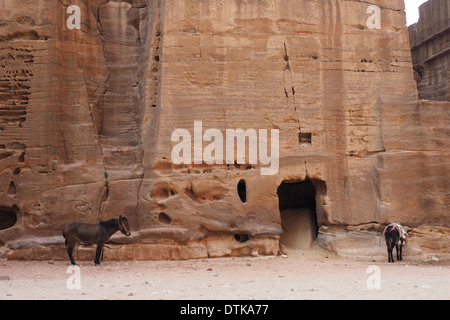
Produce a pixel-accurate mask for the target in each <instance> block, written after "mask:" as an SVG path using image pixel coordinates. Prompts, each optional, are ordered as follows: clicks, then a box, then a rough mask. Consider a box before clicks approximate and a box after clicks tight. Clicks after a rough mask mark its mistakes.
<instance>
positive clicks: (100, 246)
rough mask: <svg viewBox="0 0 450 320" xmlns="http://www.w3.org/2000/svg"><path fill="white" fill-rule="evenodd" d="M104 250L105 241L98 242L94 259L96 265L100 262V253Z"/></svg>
mask: <svg viewBox="0 0 450 320" xmlns="http://www.w3.org/2000/svg"><path fill="white" fill-rule="evenodd" d="M102 250H103V243H99V244H97V250H96V251H95V260H94V263H95V265H96V266H97V265H99V264H100V255H101V254H102Z"/></svg>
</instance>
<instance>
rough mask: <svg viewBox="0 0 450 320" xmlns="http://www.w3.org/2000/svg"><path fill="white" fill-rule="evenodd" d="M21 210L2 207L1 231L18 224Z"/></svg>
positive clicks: (0, 214)
mask: <svg viewBox="0 0 450 320" xmlns="http://www.w3.org/2000/svg"><path fill="white" fill-rule="evenodd" d="M18 211H19V208H17V207H16V206H13V207H12V208H8V207H0V230H5V229H8V228H11V227H12V226H14V225H15V224H16V222H17V212H18Z"/></svg>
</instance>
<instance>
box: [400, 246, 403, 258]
mask: <svg viewBox="0 0 450 320" xmlns="http://www.w3.org/2000/svg"><path fill="white" fill-rule="evenodd" d="M402 248H403V244H401V245H400V261H402V260H403V257H402Z"/></svg>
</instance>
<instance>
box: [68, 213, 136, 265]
mask: <svg viewBox="0 0 450 320" xmlns="http://www.w3.org/2000/svg"><path fill="white" fill-rule="evenodd" d="M119 230H120V232H122V233H123V234H124V235H126V236H127V237H128V236H130V235H131V232H130V227H129V226H128V220H127V218H125V217H122V216H120V217H119V219H112V220H109V221H102V222H100V223H98V224H86V223H72V224H69V225H68V226H66V227H65V228H64V230H63V237H64V238H65V239H66V241H65V243H66V247H67V253H68V254H69V258H70V262H71V263H72V264H73V265H76V263H75V260H73V256H72V252H73V248H74V246H75V244H77V243H82V244H85V245H92V244H94V243H95V244H97V250H96V252H95V260H94V262H95V265H99V264H100V255H101V253H102V250H103V245H104V244H105V243H106V242H107V241H108V240H109V238H110V237H111V236H112V235H113V234H114V233H116V232H117V231H119Z"/></svg>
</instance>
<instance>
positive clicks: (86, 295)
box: [0, 249, 450, 300]
mask: <svg viewBox="0 0 450 320" xmlns="http://www.w3.org/2000/svg"><path fill="white" fill-rule="evenodd" d="M79 266H80V269H79V271H80V273H79V279H80V288H79V289H76V288H74V289H69V288H68V286H67V283H68V282H69V286H70V285H72V286H74V285H75V282H74V281H72V280H73V279H74V278H75V277H76V274H75V272H73V273H67V271H68V270H67V269H68V267H69V263H68V261H67V262H63V261H1V262H0V300H4V299H62V300H65V299H69V300H72V299H77V300H79V299H82V300H83V299H100V300H104V299H108V300H111V299H152V300H158V299H164V300H166V299H167V300H169V299H170V300H200V299H201V300H210V299H212V300H216V299H224V300H236V299H239V300H240V299H244V300H250V299H256V300H265V299H269V300H279V299H283V300H292V299H295V300H298V299H449V298H450V286H449V284H450V265H449V264H448V263H436V262H433V263H426V262H420V261H418V262H417V261H416V262H411V261H410V262H408V261H403V262H400V263H397V262H396V263H395V264H388V263H385V262H371V261H357V260H354V259H344V258H340V257H338V256H336V255H335V254H332V253H329V252H326V251H323V250H320V249H311V250H307V251H293V250H290V251H289V254H288V256H287V257H281V256H279V257H255V258H250V257H249V258H221V259H202V260H189V261H128V262H116V261H103V263H102V265H101V266H97V267H96V266H94V264H93V262H87V261H86V262H83V261H82V262H80V263H79ZM371 266H377V267H378V268H377V267H375V268H374V269H373V270H375V271H372V273H368V268H369V267H370V268H373V267H371ZM370 268H369V271H370V270H372V269H370ZM378 279H379V280H380V281H379V289H377V288H376V286H377V280H378ZM68 280H69V281H68ZM368 282H369V286H370V287H375V288H373V289H369V288H368Z"/></svg>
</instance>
